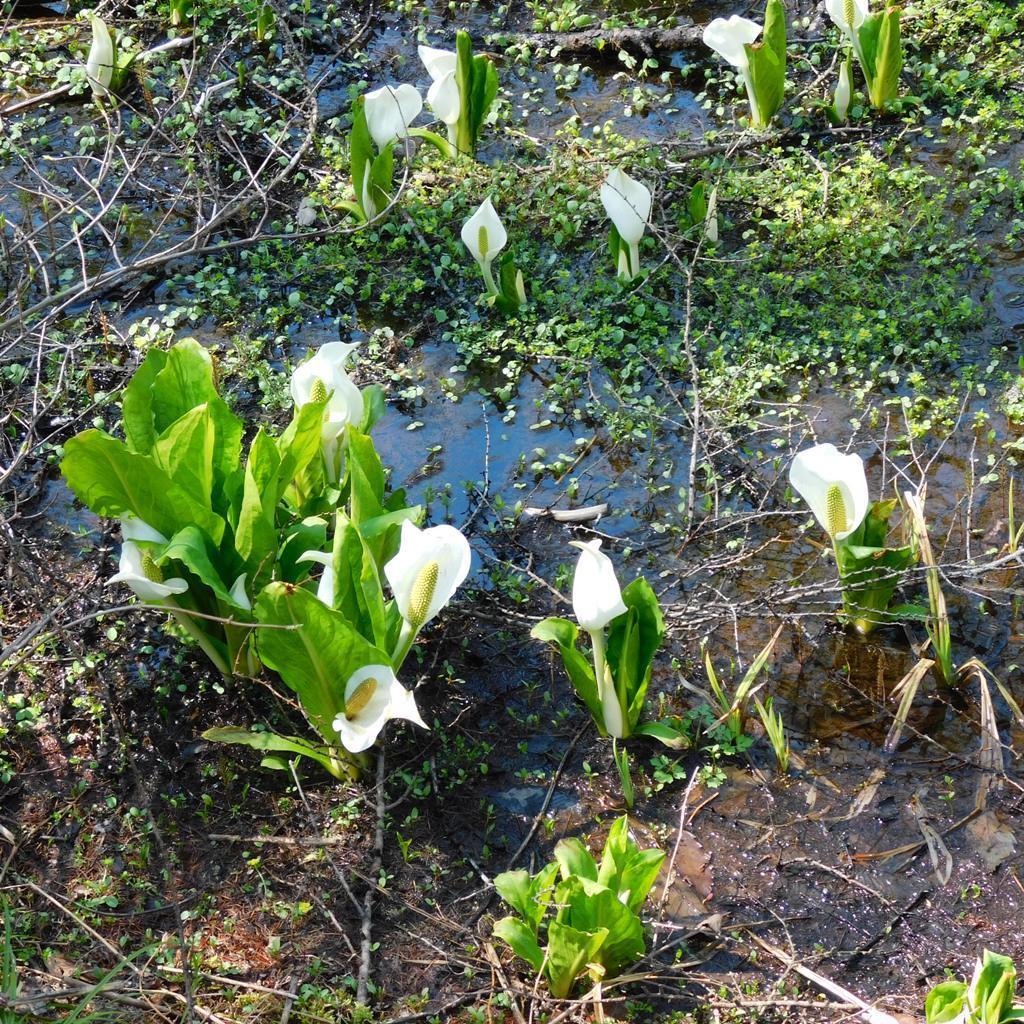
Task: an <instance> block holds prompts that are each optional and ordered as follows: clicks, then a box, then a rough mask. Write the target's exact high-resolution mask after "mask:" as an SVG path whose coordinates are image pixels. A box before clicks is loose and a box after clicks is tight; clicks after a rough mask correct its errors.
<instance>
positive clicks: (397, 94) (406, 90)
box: [363, 83, 423, 149]
mask: <svg viewBox="0 0 1024 1024" xmlns="http://www.w3.org/2000/svg"><path fill="white" fill-rule="evenodd" d="M422 109H423V98H422V97H421V96H420V93H419V90H418V89H417V88H416V86H414V85H409V84H407V83H403V84H402V85H397V86H394V87H392V86H390V85H382V86H381V87H380V88H379V89H374V90H373V92H368V93H367V94H366V95H365V96H364V97H363V110H364V112H365V114H366V127H367V128H369V129H370V135H371V136H372V137H373V142H374V145H376V147H377V149H383V148H384V147H385V146H386V145H387V144H388V143H389V142H393V141H394V140H395V139H404V138H406V137H407V136H408V134H409V125H411V124H412V123H413V121H415V120H416V118H417V117H419V114H420V111H421V110H422Z"/></svg>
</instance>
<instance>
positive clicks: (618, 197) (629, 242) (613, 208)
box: [601, 168, 651, 281]
mask: <svg viewBox="0 0 1024 1024" xmlns="http://www.w3.org/2000/svg"><path fill="white" fill-rule="evenodd" d="M601 204H602V205H603V206H604V209H605V212H606V213H607V214H608V217H609V219H610V220H611V222H612V223H613V224H614V225H615V230H616V231H617V232H618V233H619V238H620V239H621V240H622V245H621V246H620V248H619V266H618V273H619V277H621V278H623V279H625V280H627V281H631V280H632V279H633V278H634V277H636V275H637V273H638V272H639V270H640V239H641V238H643V236H644V228H646V227H647V221H648V218H649V217H650V216H651V190H650V189H649V188H648V187H647V186H646V185H645V184H644V183H643V182H642V181H637V180H636V179H635V178H631V177H630V176H629V175H628V174H626V172H625V171H622V170H619V168H616V169H615V170H614V171H612V172H611V174H609V175H608V178H607V179H606V180H605V182H604V184H603V185H602V186H601Z"/></svg>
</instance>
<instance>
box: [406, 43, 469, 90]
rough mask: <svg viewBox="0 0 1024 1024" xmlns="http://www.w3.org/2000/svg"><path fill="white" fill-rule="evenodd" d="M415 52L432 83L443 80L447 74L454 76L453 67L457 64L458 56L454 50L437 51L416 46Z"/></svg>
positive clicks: (434, 48) (432, 48)
mask: <svg viewBox="0 0 1024 1024" xmlns="http://www.w3.org/2000/svg"><path fill="white" fill-rule="evenodd" d="M416 52H417V53H418V54H419V55H420V60H421V61H423V66H424V67H425V68H426V69H427V74H428V75H430V79H431V81H433V82H437V81H439V80H440V79H442V78H444V76H445V75H447V74H454V73H455V67H456V65H457V64H458V62H459V58H458V54H456V53H455V51H454V50H439V49H437V48H436V47H433V46H418V47H416Z"/></svg>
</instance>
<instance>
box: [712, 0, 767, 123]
mask: <svg viewBox="0 0 1024 1024" xmlns="http://www.w3.org/2000/svg"><path fill="white" fill-rule="evenodd" d="M762 32H763V35H762ZM758 36H761V42H756V40H757V37H758ZM703 39H704V43H705V45H706V46H708V47H710V48H711V49H712V50H714V51H715V53H717V54H718V55H719V56H720V57H722V58H723V59H724V60H726V61H728V62H729V63H730V64H731V65H732V66H733V67H734V68H736V69H737V71H739V73H740V76H741V77H742V79H743V84H744V85H745V86H746V90H747V99H748V101H749V103H750V123H751V125H752V126H753V127H754V128H766V127H767V126H768V124H769V123H770V122H771V119H772V118H773V117H774V116H775V114H776V113H777V112H778V110H779V108H780V107H781V106H782V99H783V95H784V93H785V87H786V12H785V8H784V7H783V6H782V2H781V0H768V3H767V5H766V6H765V12H764V28H763V29H762V27H761V26H760V25H758V24H757V22H755V21H751V20H750V19H749V18H741V17H740V16H739V15H736V14H734V15H732V16H731V17H729V18H715V19H714V20H713V21H711V22H709V23H708V25H707V26H706V27H705V29H704V34H703Z"/></svg>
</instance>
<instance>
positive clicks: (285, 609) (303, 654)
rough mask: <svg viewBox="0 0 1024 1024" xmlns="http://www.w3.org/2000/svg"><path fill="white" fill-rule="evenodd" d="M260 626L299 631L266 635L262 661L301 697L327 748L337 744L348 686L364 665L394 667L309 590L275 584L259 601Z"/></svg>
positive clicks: (261, 636)
mask: <svg viewBox="0 0 1024 1024" xmlns="http://www.w3.org/2000/svg"><path fill="white" fill-rule="evenodd" d="M255 614H256V619H257V621H259V622H261V623H265V624H267V625H276V626H298V628H297V629H260V630H258V631H257V647H258V650H259V655H260V659H261V660H262V661H263V663H264V664H265V665H268V666H269V667H270V668H272V669H273V670H274V671H275V672H277V673H278V675H280V677H281V678H282V679H283V680H284V682H285V683H286V684H287V685H288V686H289V687H290V688H291V689H292V690H293V691H294V692H295V693H296V694H297V695H298V698H299V701H300V703H301V704H302V708H303V710H304V711H305V713H306V716H307V718H309V720H310V722H311V723H312V725H313V726H314V728H315V729H316V730H317V731H318V732H319V733H320V735H321V736H322V737H323V738H324V740H325V742H327V743H329V744H332V745H333V744H334V743H336V741H337V734H336V733H335V731H334V724H333V723H334V719H335V717H336V716H337V715H339V714H341V713H342V712H343V711H344V710H345V683H346V682H347V681H348V679H349V677H350V676H351V675H352V673H353V672H355V671H356V669H359V668H362V667H363V666H364V665H389V664H390V663H391V660H390V658H389V656H388V655H387V654H385V653H384V651H382V650H380V649H379V648H377V647H374V646H373V645H372V644H370V643H367V641H366V640H364V639H363V637H361V636H360V635H359V634H358V633H357V632H356V630H355V629H354V628H353V627H352V626H351V625H350V624H349V623H348V622H347V621H346V619H345V617H344V616H343V615H341V614H340V613H338V612H336V611H334V610H333V609H331V608H328V607H327V606H326V605H324V604H322V603H321V602H320V601H318V600H317V598H316V597H315V596H314V595H313V594H311V593H310V592H309V591H308V590H303V589H302V588H301V587H296V586H293V585H292V584H290V583H271V584H270V585H269V586H267V587H266V588H265V589H264V590H263V592H262V593H261V594H260V596H259V598H258V599H257V601H256V607H255Z"/></svg>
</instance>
